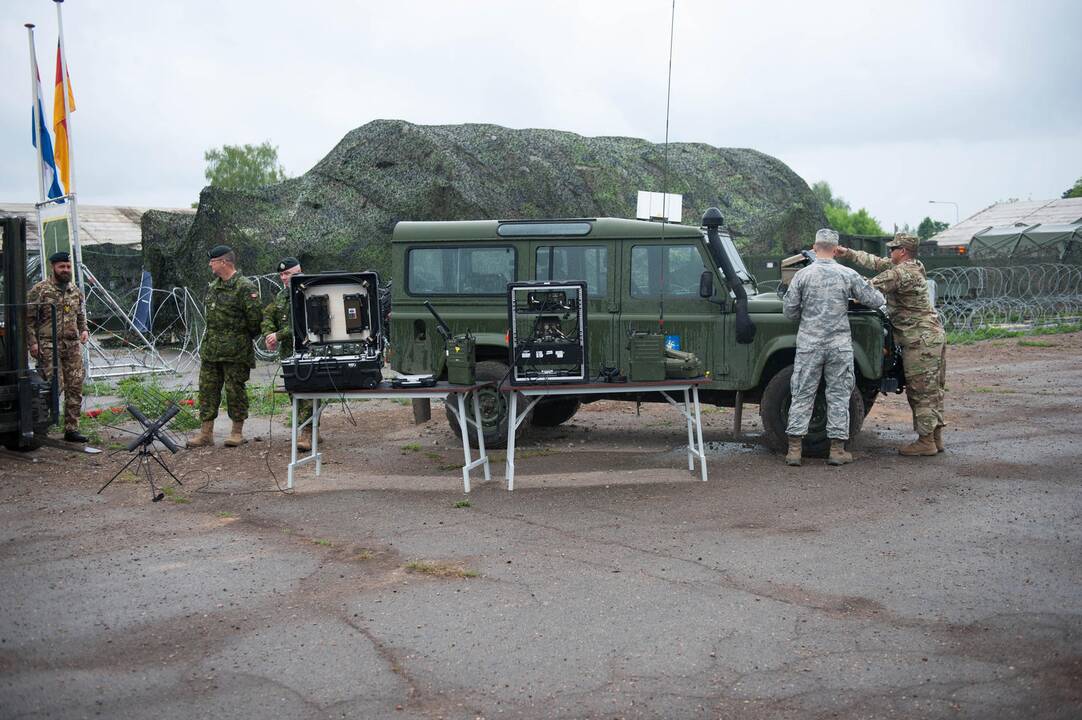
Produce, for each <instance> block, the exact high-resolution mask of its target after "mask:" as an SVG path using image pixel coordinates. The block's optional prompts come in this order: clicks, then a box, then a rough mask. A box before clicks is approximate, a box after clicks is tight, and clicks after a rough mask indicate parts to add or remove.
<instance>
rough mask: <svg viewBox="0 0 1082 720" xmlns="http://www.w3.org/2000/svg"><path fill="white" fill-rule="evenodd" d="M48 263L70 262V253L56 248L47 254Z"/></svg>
mask: <svg viewBox="0 0 1082 720" xmlns="http://www.w3.org/2000/svg"><path fill="white" fill-rule="evenodd" d="M49 262H50V263H58V262H71V253H69V252H68V251H67V250H57V251H56V252H54V253H53V254H52V255H50V256H49Z"/></svg>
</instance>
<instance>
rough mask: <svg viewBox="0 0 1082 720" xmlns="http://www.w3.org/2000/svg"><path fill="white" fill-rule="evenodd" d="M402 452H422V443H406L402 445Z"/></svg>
mask: <svg viewBox="0 0 1082 720" xmlns="http://www.w3.org/2000/svg"><path fill="white" fill-rule="evenodd" d="M402 452H403V453H411V452H421V444H420V443H406V444H405V445H403V446H402Z"/></svg>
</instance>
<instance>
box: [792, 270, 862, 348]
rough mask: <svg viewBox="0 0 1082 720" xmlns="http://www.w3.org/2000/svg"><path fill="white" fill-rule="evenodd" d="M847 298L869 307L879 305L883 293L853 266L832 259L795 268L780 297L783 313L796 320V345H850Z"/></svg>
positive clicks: (844, 346)
mask: <svg viewBox="0 0 1082 720" xmlns="http://www.w3.org/2000/svg"><path fill="white" fill-rule="evenodd" d="M850 299H853V300H856V301H857V302H859V303H860V304H862V305H866V306H868V307H871V308H877V307H880V306H882V305H883V295H882V294H881V293H880V292H879V291H878V290H876V289H875V288H873V287H872V286H871V285H869V284H868V281H867V280H865V279H864V278H862V277H861V276H860V275H859V274H858V273H857V271H856V270H853V269H851V268H847V267H844V266H842V265H839V264H838V263H836V262H834V261H833V260H822V259H820V260H816V261H815V262H814V263H812V264H811V265H809V266H808V267H806V268H802V269H801V270H800V271H798V272H797V274H796V275H795V276H794V277H793V281H792V282H791V283H790V284H789V289H788V290H787V291H786V293H785V299H784V300H783V301H782V312H783V313H784V315H785V317H787V318H789V319H790V320H799V321H800V330H799V331H798V332H797V335H796V347H797V349H798V350H810V349H812V348H823V349H825V348H851V347H852V345H853V337H852V332H851V331H850V329H849V300H850Z"/></svg>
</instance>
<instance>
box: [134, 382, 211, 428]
mask: <svg viewBox="0 0 1082 720" xmlns="http://www.w3.org/2000/svg"><path fill="white" fill-rule="evenodd" d="M115 394H116V395H118V396H119V397H120V398H121V399H122V400H123V401H124V404H125V405H134V406H135V407H137V408H139V410H141V411H142V413H143V414H144V415H146V416H147V417H148V418H150V419H151V420H154V419H156V418H157V417H158V416H160V415H161V414H162V413H163V412H165V409H166V408H167V407H168V406H169V404H170V403H176V404H177V405H178V406H179V407H180V410H181V411H180V413H178V414H177V416H176V417H175V418H173V420H172V421H171V422H170V423H169V429H171V430H177V431H181V432H183V431H185V430H194V429H195V428H197V427H199V413H198V410H197V408H198V405H199V402H198V400H197V399H196V394H197V393H196V392H195V391H193V390H190V389H189V390H186V389H184V388H177V389H170V388H166V387H164V386H163V385H162V380H161V377H160V376H158V375H132V376H131V377H126V378H123V379H122V380H120V381H119V382H118V383H117V384H116V389H115Z"/></svg>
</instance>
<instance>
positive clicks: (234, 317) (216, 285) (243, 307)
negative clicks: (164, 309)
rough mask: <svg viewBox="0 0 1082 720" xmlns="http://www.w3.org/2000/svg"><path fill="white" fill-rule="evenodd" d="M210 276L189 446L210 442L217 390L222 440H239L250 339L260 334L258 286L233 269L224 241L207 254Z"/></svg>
mask: <svg viewBox="0 0 1082 720" xmlns="http://www.w3.org/2000/svg"><path fill="white" fill-rule="evenodd" d="M208 257H209V258H210V270H211V272H213V273H214V275H215V277H214V280H212V281H211V283H210V285H209V287H208V288H207V297H206V300H204V315H205V317H206V322H207V328H206V331H205V332H204V333H203V342H202V345H201V346H200V349H199V359H200V363H199V419H200V420H201V421H202V426H201V428H200V432H199V435H197V436H196V437H194V438H191V439H190V440H188V447H204V446H208V445H213V444H214V418H216V417H218V407H219V406H220V405H221V403H222V389H223V388H224V389H225V401H226V405H227V406H228V409H229V419H230V420H232V421H233V431H232V432H231V433H230V434H229V437H228V438H227V439H226V441H225V444H226V446H227V447H237V446H238V445H242V444H243V443H244V442H245V440H244V421H245V420H246V419H248V391H247V390H246V389H245V387H244V384H245V383H246V382H248V375H249V374H250V373H251V371H252V368H254V367H255V349H254V348H253V347H252V340H253V339H254V338H256V337H257V336H258V335H259V323H260V320H261V319H262V316H263V313H262V311H261V309H260V306H259V290H258V288H256V286H255V284H254V283H252V281H251V280H249V279H247V278H246V277H244V276H243V275H241V274H240V272H239V271H238V270H237V256H236V255H235V254H234V253H233V249H232V248H230V247H229V246H228V245H216V246H215V247H214V248H212V249H211V251H210V252H209V253H208Z"/></svg>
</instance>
